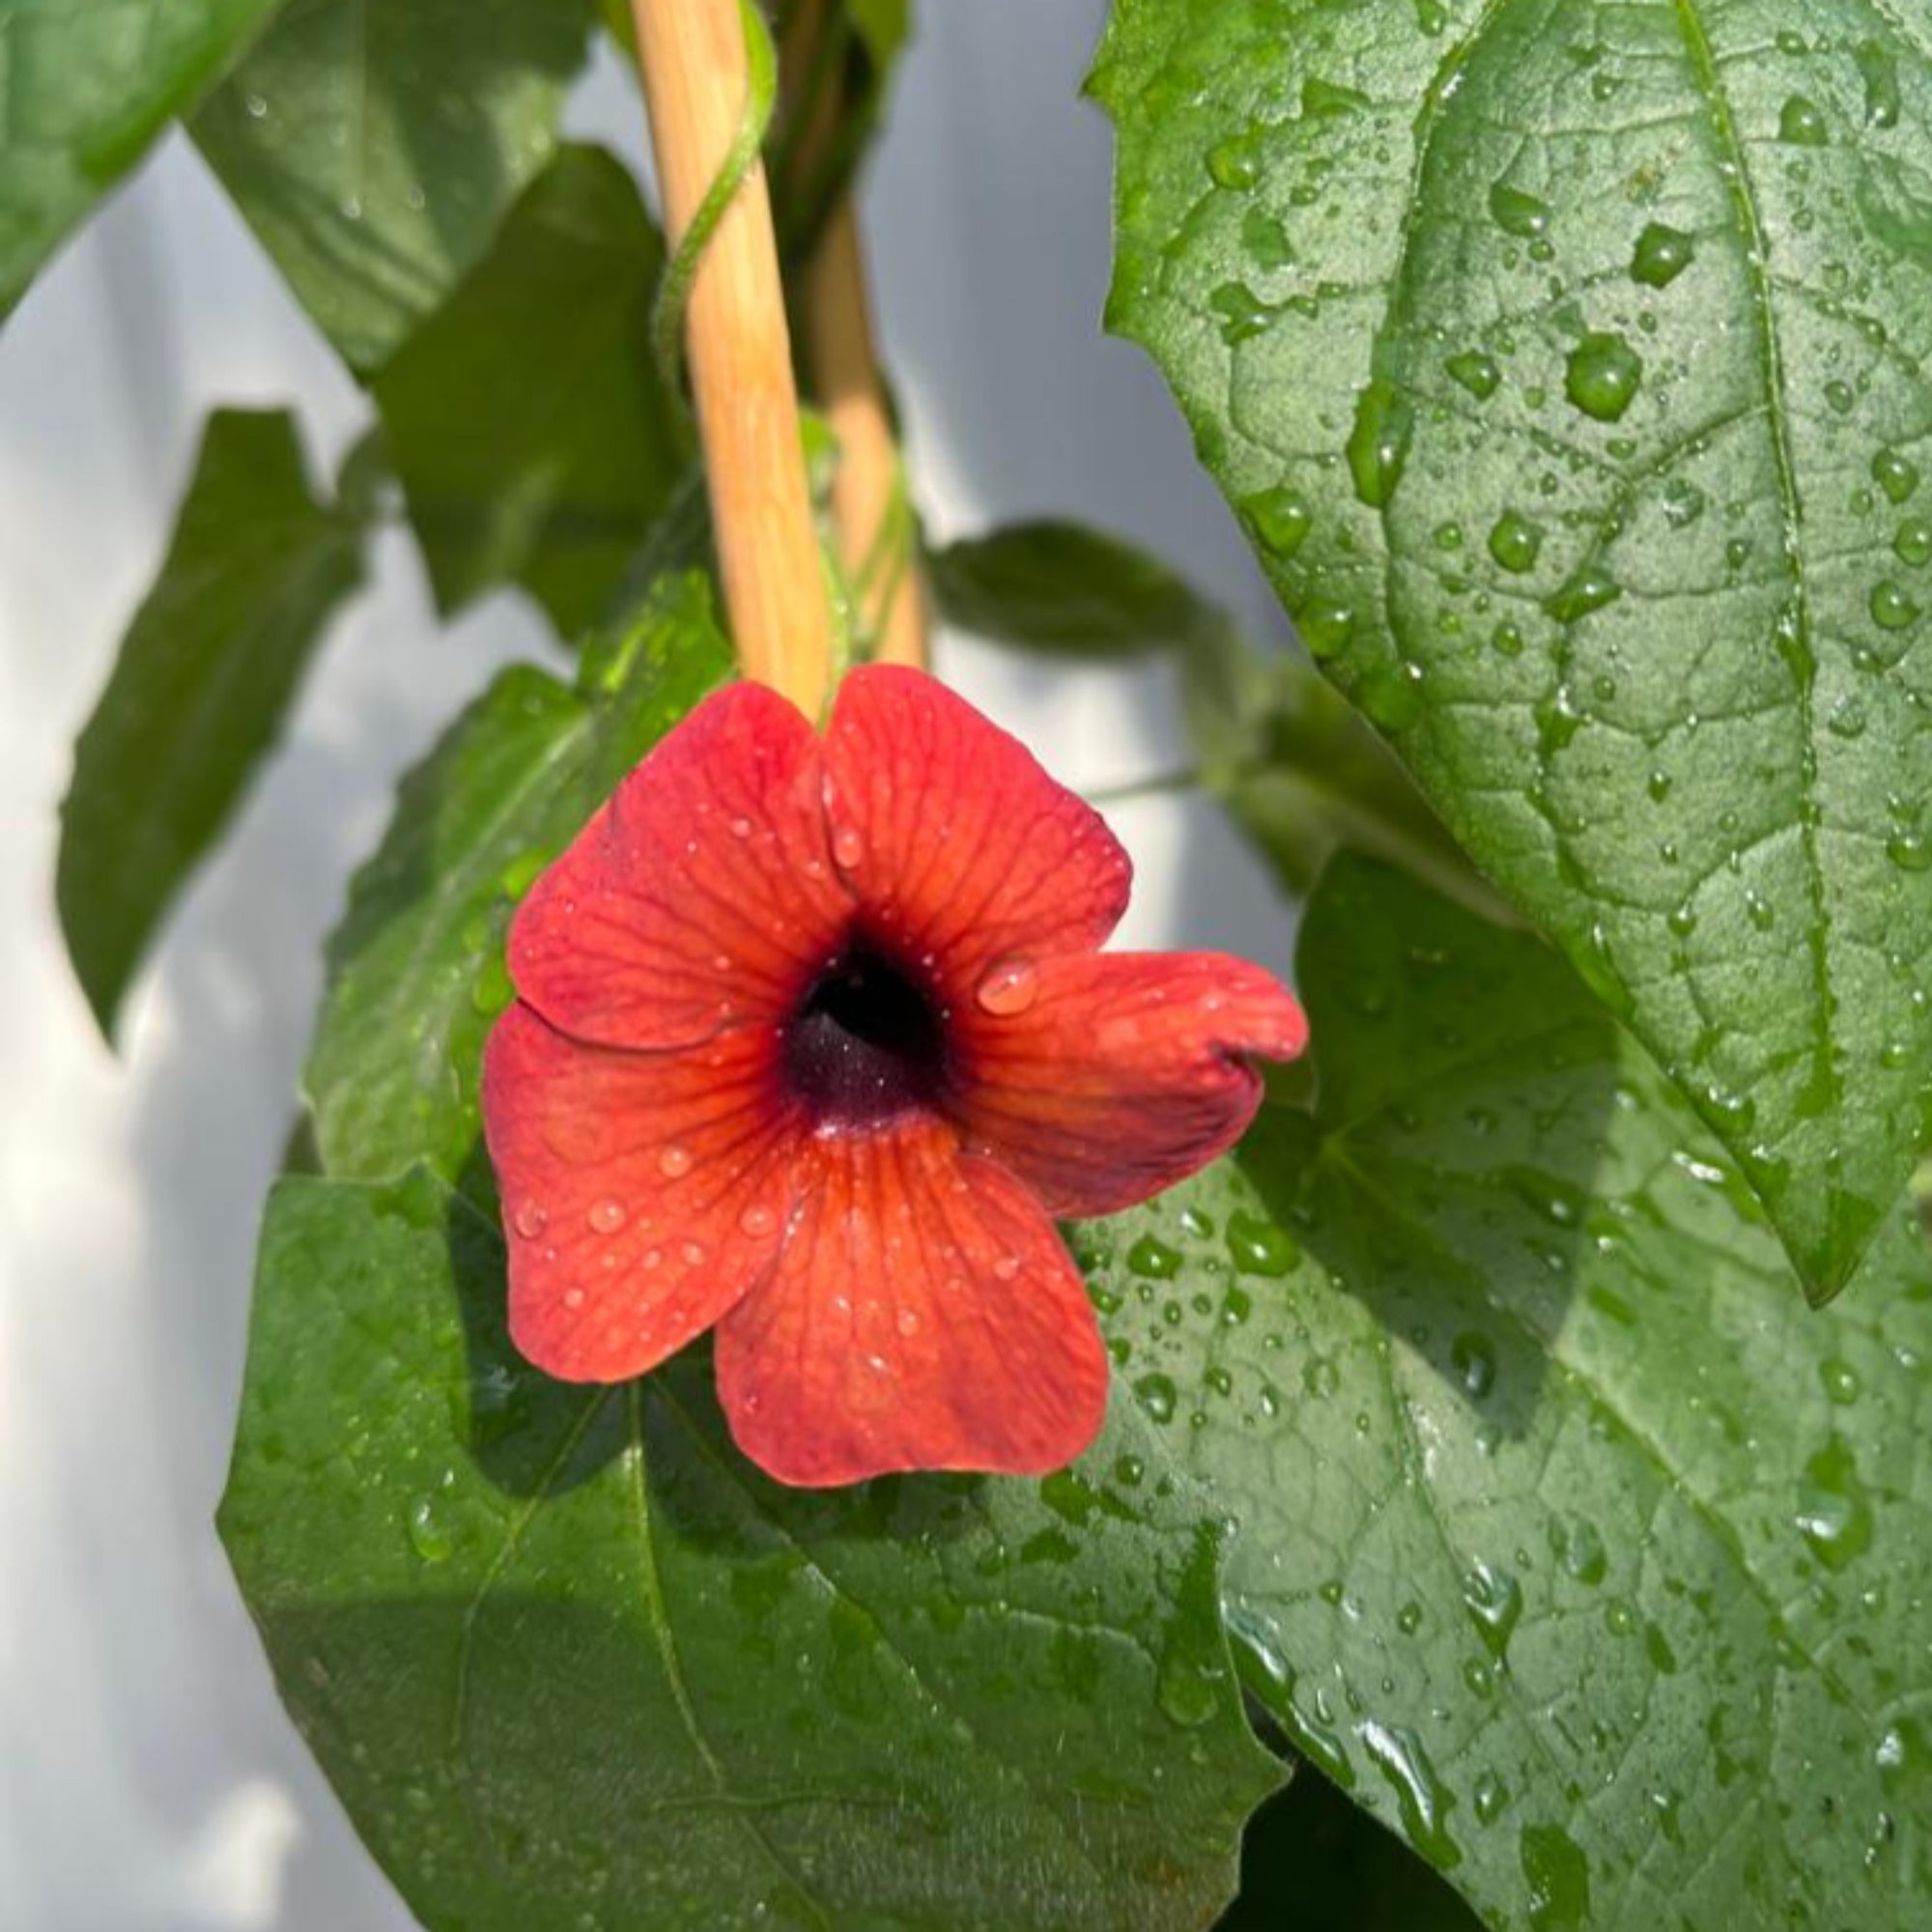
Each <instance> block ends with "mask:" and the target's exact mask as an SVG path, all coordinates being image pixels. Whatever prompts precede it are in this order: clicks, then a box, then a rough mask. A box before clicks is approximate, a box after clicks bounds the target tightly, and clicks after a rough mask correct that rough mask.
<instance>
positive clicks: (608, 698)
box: [305, 577, 729, 1198]
mask: <svg viewBox="0 0 1932 1932" xmlns="http://www.w3.org/2000/svg"><path fill="white" fill-rule="evenodd" d="M728 666H729V659H728V654H727V652H726V650H725V643H724V640H723V639H721V638H720V636H719V634H718V631H717V627H716V625H715V624H714V623H713V621H712V616H711V603H710V593H709V591H708V589H707V588H706V586H705V584H704V582H703V580H702V579H701V578H696V577H682V578H673V579H669V580H667V581H666V582H663V583H661V584H660V585H659V586H658V588H657V589H656V591H655V592H654V593H653V595H652V596H651V598H650V599H649V601H648V602H647V603H646V605H645V607H644V609H643V611H642V612H641V613H640V614H639V616H638V617H637V618H636V619H635V620H634V621H633V622H632V623H631V624H630V625H628V626H626V627H625V628H624V629H623V631H622V632H621V633H620V634H615V635H613V636H612V637H611V638H610V639H606V640H603V641H599V642H593V644H592V645H591V646H590V647H589V648H587V649H586V652H585V660H584V666H583V673H582V678H581V679H580V682H579V687H578V688H577V689H576V690H573V689H572V688H571V687H569V686H568V685H565V684H563V683H561V682H559V681H558V680H557V679H556V678H554V677H552V676H551V675H550V674H549V673H548V672H546V671H541V670H538V669H536V668H533V667H530V666H517V667H515V668H511V669H509V670H507V671H505V672H503V673H502V675H501V676H499V677H498V678H497V680H496V681H495V683H493V684H492V685H491V687H490V688H489V690H488V691H487V692H485V693H484V694H483V696H481V697H479V698H478V699H477V700H476V702H475V703H474V704H472V705H471V706H470V707H469V710H468V711H466V712H465V713H464V714H463V716H462V717H461V718H460V719H458V720H457V722H456V723H455V724H454V725H452V726H451V727H450V729H449V730H448V732H447V733H446V734H445V735H444V737H443V738H442V740H441V742H440V744H439V745H438V746H437V747H436V749H435V750H434V751H433V752H432V753H430V755H429V756H428V757H427V758H426V759H425V760H424V761H423V762H422V764H420V765H418V766H417V767H416V769H415V770H414V771H412V773H411V774H410V775H409V776H408V777H407V778H406V779H405V780H404V781H403V784H402V789H401V792H400V795H399V796H398V798H397V801H396V812H395V816H394V818H393V820H392V821H391V823H390V826H389V831H388V834H387V836H386V837H385V838H384V840H383V844H382V847H381V849H380V850H379V851H378V852H377V853H376V856H375V857H374V858H373V859H372V860H371V861H370V862H369V863H368V865H367V866H365V867H363V868H362V870H361V871H360V872H359V873H358V874H357V875H356V878H355V884H354V886H353V887H352V888H351V891H350V897H349V911H348V913H347V915H346V916H345V917H344V919H343V922H342V924H341V926H340V927H339V928H338V929H337V930H336V932H335V933H334V935H333V936H332V937H331V939H330V940H329V943H328V990H327V994H326V995H325V998H324V1002H323V1011H322V1020H321V1024H320V1027H319V1029H318V1032H317V1037H316V1043H315V1050H314V1053H313V1054H312V1055H311V1057H310V1060H309V1065H308V1071H307V1076H306V1081H305V1085H306V1088H307V1093H308V1099H309V1104H310V1106H311V1108H312V1109H313V1110H314V1114H315V1125H316V1138H317V1142H318V1144H319V1146H320V1147H321V1150H322V1156H323V1165H324V1167H325V1168H326V1170H327V1172H328V1173H330V1174H333V1175H337V1176H342V1177H351V1178H355V1179H371V1180H374V1179H384V1178H390V1177H394V1176H396V1175H399V1174H401V1173H403V1172H404V1171H405V1170H406V1169H407V1168H409V1167H410V1166H411V1164H412V1163H413V1162H416V1161H421V1162H423V1163H425V1164H426V1165H428V1166H429V1167H430V1168H431V1169H433V1170H434V1171H435V1172H436V1173H437V1174H439V1175H440V1176H441V1177H442V1178H443V1179H446V1180H449V1181H452V1182H454V1181H461V1182H462V1183H463V1184H464V1185H466V1186H469V1187H471V1188H472V1189H474V1190H475V1192H476V1195H477V1198H487V1196H488V1192H489V1182H488V1179H487V1170H485V1169H483V1168H482V1167H481V1165H480V1163H475V1164H472V1162H471V1153H472V1150H473V1149H474V1148H475V1145H476V1138H477V1132H478V1127H477V1115H476V1080H477V1070H478V1067H479V1065H480V1061H481V1055H482V1050H483V1039H484V1036H485V1035H486V1034H487V1033H488V1032H489V1029H490V1024H491V1022H492V1021H493V1020H494V1019H495V1018H496V1016H497V1013H498V1012H500V1011H501V1010H502V1009H503V1008H504V1007H505V1006H507V1005H508V1004H509V1001H510V997H511V988H510V981H509V978H508V975H507V973H506V971H505V969H504V966H503V956H502V955H503V934H504V931H505V929H506V928H507V926H508V924H509V920H510V914H511V912H512V911H513V910H514V908H515V905H516V901H517V900H518V899H519V898H520V897H521V896H522V895H523V894H524V893H525V892H526V891H527V890H528V888H529V886H530V884H531V882H532V881H533V880H534V879H535V877H536V875H537V873H538V872H540V871H541V870H542V869H543V867H545V866H546V865H548V864H549V863H550V861H551V860H552V859H554V857H555V856H556V855H557V853H558V852H560V851H561V850H562V849H563V847H564V846H565V845H567V844H568V843H569V842H570V841H571V839H572V838H575V837H576V836H577V834H578V832H579V831H580V830H581V829H582V826H583V824H584V822H585V821H586V820H587V819H588V818H589V816H590V814H591V813H592V812H593V811H594V810H596V809H597V807H598V806H599V805H601V804H602V803H603V802H604V800H605V799H606V798H607V797H608V796H609V795H610V793H611V791H613V790H614V789H615V788H616V784H617V781H618V780H619V779H621V778H622V777H623V776H624V774H625V773H626V772H628V771H629V770H630V769H631V767H632V766H633V765H635V764H636V763H637V762H638V760H639V758H641V757H642V756H643V754H644V753H646V752H647V751H649V750H650V748H651V747H652V746H653V745H654V744H656V743H657V741H658V740H659V739H660V738H661V737H662V736H663V735H664V734H665V732H666V731H668V729H669V728H670V727H671V725H674V724H676V722H677V721H678V720H679V719H680V718H682V717H683V716H684V714H685V713H686V712H687V711H688V710H690V708H691V707H692V706H693V705H694V704H696V702H697V700H698V699H699V698H700V697H702V696H704V695H705V694H706V693H707V692H708V691H710V690H711V689H712V687H713V686H714V685H716V684H717V683H718V682H719V681H720V679H722V678H723V677H724V676H725V673H726V671H727V669H728Z"/></svg>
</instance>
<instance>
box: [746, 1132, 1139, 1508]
mask: <svg viewBox="0 0 1932 1932" xmlns="http://www.w3.org/2000/svg"><path fill="white" fill-rule="evenodd" d="M811 1160H812V1164H813V1166H814V1167H815V1169H816V1175H815V1179H814V1180H813V1183H812V1185H811V1188H810V1192H809V1194H808V1195H807V1197H806V1199H805V1201H804V1202H803V1204H802V1205H801V1207H800V1208H799V1211H798V1215H797V1219H796V1223H795V1225H794V1227H793V1230H792V1233H791V1236H790V1237H789V1239H788V1240H787V1241H786V1243H785V1247H784V1251H783V1254H782V1255H781V1258H780V1260H779V1263H778V1264H777V1266H776V1267H775V1268H774V1269H773V1270H772V1272H771V1273H770V1274H769V1275H768V1276H766V1277H765V1279H764V1280H763V1281H761V1282H760V1283H759V1284H758V1286H757V1287H756V1288H754V1289H753V1291H752V1293H750V1294H748V1295H747V1296H746V1297H745V1299H744V1300H743V1301H741V1302H739V1303H738V1305H737V1306H736V1307H735V1308H733V1309H732V1310H731V1312H730V1313H729V1314H728V1315H727V1316H726V1317H725V1320H724V1321H722V1322H720V1324H719V1328H718V1343H717V1367H718V1392H719V1397H720V1400H721V1401H722V1402H723V1404H724V1406H725V1415H726V1416H727V1417H728V1418H729V1420H730V1424H731V1432H732V1434H733V1435H735V1436H736V1437H737V1440H738V1445H739V1447H740V1448H742V1449H743V1450H744V1451H745V1453H746V1454H747V1455H748V1456H750V1457H751V1458H752V1460H753V1462H754V1463H759V1464H760V1465H761V1466H762V1467H763V1468H765V1469H767V1470H769V1471H770V1472H771V1474H773V1475H774V1476H776V1477H778V1478H779V1480H780V1481H781V1482H786V1483H793V1484H798V1485H801V1486H806V1487H812V1488H817V1487H823V1486H826V1485H830V1484H834V1483H851V1482H858V1481H860V1480H861V1479H863V1478H865V1477H867V1476H877V1475H882V1474H884V1473H886V1472H887V1471H889V1470H894V1469H986V1470H998V1471H1003V1472H1006V1473H1009V1474H1018V1475H1037V1474H1039V1473H1041V1472H1043V1471H1045V1470H1048V1469H1054V1468H1058V1467H1060V1466H1061V1465H1062V1464H1063V1463H1068V1462H1071V1461H1072V1460H1073V1458H1074V1457H1076V1456H1078V1455H1079V1454H1080V1452H1081V1451H1082V1450H1084V1449H1085V1448H1086V1447H1087V1445H1088V1444H1089V1443H1090V1442H1091V1441H1092V1440H1093V1439H1094V1435H1095V1434H1096V1433H1097V1432H1098V1430H1099V1427H1100V1422H1101V1419H1102V1417H1103V1415H1104V1413H1105V1410H1106V1406H1107V1355H1106V1350H1105V1349H1104V1347H1103V1346H1102V1343H1101V1340H1100V1331H1099V1327H1098V1324H1097V1323H1096V1322H1095V1321H1094V1310H1093V1307H1092V1305H1091V1304H1090V1303H1089V1301H1088V1299H1087V1292H1086V1289H1085V1287H1084V1285H1083V1284H1082V1282H1081V1279H1080V1276H1079V1273H1078V1271H1077V1270H1076V1269H1075V1268H1074V1266H1073V1263H1072V1261H1071V1260H1070V1259H1069V1257H1068V1255H1067V1253H1066V1250H1065V1247H1064V1246H1063V1245H1062V1244H1061V1240H1060V1236H1059V1235H1058V1234H1057V1233H1056V1232H1055V1230H1054V1228H1053V1226H1052V1224H1051V1223H1050V1222H1049V1221H1048V1220H1047V1219H1046V1217H1045V1215H1043V1214H1042V1213H1041V1212H1040V1211H1039V1209H1038V1208H1037V1206H1035V1204H1034V1202H1033V1201H1032V1200H1031V1199H1030V1198H1029V1196H1028V1195H1027V1193H1026V1191H1025V1189H1023V1188H1022V1187H1020V1186H1019V1185H1018V1183H1017V1182H1015V1181H1014V1180H1013V1179H1011V1178H1010V1177H1009V1176H1008V1175H1006V1174H1004V1173H1002V1172H1001V1171H1000V1170H999V1169H998V1168H995V1167H992V1166H990V1165H988V1164H987V1163H986V1162H984V1161H977V1160H972V1159H967V1158H962V1157H961V1156H960V1155H959V1154H958V1152H957V1151H956V1150H955V1148H954V1146H953V1143H952V1136H951V1134H950V1133H948V1132H947V1131H946V1130H945V1129H944V1128H942V1127H940V1126H938V1125H937V1124H935V1123H931V1122H925V1123H922V1124H918V1125H909V1126H906V1127H902V1128H899V1129H895V1130H894V1131H892V1132H888V1133H879V1134H869V1135H852V1136H846V1137H841V1138H830V1139H824V1140H820V1141H818V1142H816V1143H814V1144H813V1148H812V1152H811Z"/></svg>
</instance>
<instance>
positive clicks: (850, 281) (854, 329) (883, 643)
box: [805, 196, 925, 666]
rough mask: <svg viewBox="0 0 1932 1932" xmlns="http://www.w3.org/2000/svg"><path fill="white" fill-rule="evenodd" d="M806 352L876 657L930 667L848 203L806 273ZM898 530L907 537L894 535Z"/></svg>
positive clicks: (845, 556) (842, 548)
mask: <svg viewBox="0 0 1932 1932" xmlns="http://www.w3.org/2000/svg"><path fill="white" fill-rule="evenodd" d="M805 342H806V358H807V361H808V363H809V364H810V370H811V385H812V389H813V391H814V393H815V395H816V398H817V402H818V406H819V408H820V409H821V410H822V411H823V412H825V418H826V421H827V423H828V424H829V425H830V426H831V429H832V432H833V434H834V436H836V437H837V438H838V448H839V463H838V471H837V473H836V474H835V475H834V477H833V480H832V511H833V516H834V518H835V520H836V522H837V524H838V549H839V554H840V558H841V560H842V561H843V563H844V565H845V568H846V571H847V573H848V574H849V575H850V576H851V577H852V578H853V580H854V581H855V582H857V581H859V580H860V578H861V576H862V573H864V572H865V571H866V570H867V568H868V567H870V568H871V569H872V570H873V572H874V575H873V577H872V579H871V581H870V582H869V583H867V585H866V586H865V595H864V597H863V604H864V607H865V608H863V609H862V611H861V616H862V619H863V622H864V624H865V627H866V629H867V630H868V631H869V632H870V633H871V634H872V637H873V639H874V644H873V656H874V657H875V658H876V659H878V661H879V662H880V663H882V664H902V665H913V666H923V664H924V663H925V615H924V611H923V608H922V599H921V597H920V588H919V574H918V571H917V569H916V567H915V563H914V558H913V556H912V554H911V552H912V528H911V523H910V518H909V516H907V514H906V511H905V506H904V504H903V501H902V499H901V483H900V469H899V451H898V444H897V442H896V441H895V439H894V436H893V426H892V419H891V417H890V416H889V415H888V413H887V410H886V392H885V384H884V382H883V381H882V380H881V378H880V375H879V361H878V354H877V351H876V349H875V348H874V346H873V340H872V321H871V316H870V313H869V311H868V306H867V299H866V264H865V257H864V255H863V253H862V252H861V248H860V242H859V222H858V216H857V214H856V213H855V212H854V210H853V207H852V202H851V199H850V197H849V196H846V197H841V199H840V200H839V202H838V206H837V207H836V208H835V209H834V210H833V211H832V213H831V215H830V217H829V219H828V220H827V223H826V227H825V233H824V235H823V237H822V238H821V240H820V241H819V244H818V252H817V253H816V254H815V255H814V256H813V257H812V260H811V265H810V268H809V269H808V270H807V271H806V283H805ZM895 520H897V521H898V522H899V523H900V525H901V526H902V527H901V528H899V529H895V528H894V527H893V526H894V522H895ZM882 546H883V547H884V548H885V552H886V554H883V555H882V554H881V550H882ZM895 551H896V554H893V553H894V552H895Z"/></svg>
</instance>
